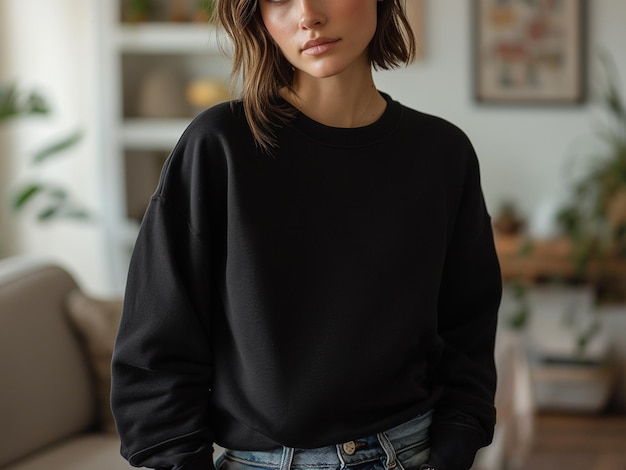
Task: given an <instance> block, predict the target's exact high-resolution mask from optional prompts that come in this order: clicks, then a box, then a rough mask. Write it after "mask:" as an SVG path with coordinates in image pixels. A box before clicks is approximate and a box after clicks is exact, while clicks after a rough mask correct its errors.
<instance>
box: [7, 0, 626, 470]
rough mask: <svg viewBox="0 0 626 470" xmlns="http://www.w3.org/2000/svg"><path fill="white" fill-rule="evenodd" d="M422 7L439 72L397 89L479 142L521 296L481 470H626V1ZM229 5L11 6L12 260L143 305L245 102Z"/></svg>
mask: <svg viewBox="0 0 626 470" xmlns="http://www.w3.org/2000/svg"><path fill="white" fill-rule="evenodd" d="M407 2H408V6H409V12H410V16H411V21H412V23H413V26H414V29H415V34H416V38H417V40H418V43H419V46H420V47H419V49H420V55H419V58H418V60H417V61H416V62H415V63H414V64H412V65H410V66H408V67H406V68H403V69H399V70H395V71H384V72H376V75H375V80H376V83H377V86H378V88H379V89H380V90H382V91H384V92H387V93H389V94H391V95H392V97H393V98H395V99H396V100H399V101H401V102H402V103H403V104H405V105H407V106H409V107H412V108H415V109H417V110H420V111H423V112H426V113H431V114H435V115H439V116H442V117H444V118H446V119H448V120H450V121H451V122H453V123H455V124H456V125H458V126H459V127H461V128H462V129H463V130H464V131H465V132H466V133H467V134H468V135H469V137H470V139H471V140H472V142H473V144H474V146H475V149H476V151H477V154H478V156H479V160H480V163H481V174H482V184H483V189H484V194H485V198H486V201H487V205H488V208H489V211H490V213H491V215H492V218H493V222H494V229H495V232H496V243H497V248H498V252H499V255H500V260H501V264H502V271H503V278H504V280H505V295H504V299H503V303H502V308H501V321H500V332H499V338H498V341H499V343H498V351H497V357H496V359H497V361H498V364H499V366H500V371H501V373H500V375H501V377H500V388H499V392H498V394H499V395H498V400H499V416H500V423H499V425H498V426H499V427H498V432H497V433H496V439H497V442H496V443H495V444H494V446H492V448H490V449H486V450H485V451H484V452H483V453H482V454H481V456H480V460H479V461H477V464H476V468H485V469H487V468H493V469H496V468H501V469H504V468H535V469H536V468H540V469H543V468H551V469H558V468H568V469H576V468H586V469H589V468H592V469H598V470H600V469H608V470H611V469H620V470H624V469H625V468H626V458H625V457H623V449H622V448H620V446H622V447H623V444H624V443H626V421H625V419H626V418H625V417H626V405H625V401H626V387H625V386H624V382H625V378H626V238H625V237H626V108H625V106H626V100H625V99H624V98H625V97H626V95H624V93H625V92H626V53H625V52H624V45H625V44H626V28H625V27H624V26H625V24H626V2H624V1H623V0H594V1H593V2H591V1H585V0H581V1H579V0H497V1H496V0H462V1H459V0H407ZM210 8H211V2H210V1H209V0H200V1H195V0H181V1H176V0H171V1H165V0H48V1H41V0H0V191H1V192H0V201H1V202H2V204H0V258H4V259H5V261H6V260H13V259H16V257H17V258H20V259H21V258H29V259H45V260H50V261H52V262H53V263H55V264H58V265H60V266H62V267H63V269H64V270H66V271H67V272H68V273H70V274H71V276H72V277H73V278H74V279H75V280H76V281H77V283H78V284H79V285H80V286H81V288H82V290H83V291H84V292H85V293H87V294H88V295H89V296H92V297H93V298H98V299H118V298H119V297H121V295H122V291H123V287H124V283H125V271H126V268H127V264H128V258H129V255H130V252H131V250H132V245H133V240H134V237H135V235H136V232H137V229H138V226H139V223H140V221H141V217H142V214H143V211H144V210H145V207H146V205H147V202H148V199H149V197H150V195H151V194H152V191H153V190H154V188H155V185H156V183H157V181H158V177H159V172H160V169H161V165H162V164H163V162H164V160H165V158H166V157H167V155H168V154H169V151H170V150H171V149H172V147H173V146H174V144H175V143H176V140H177V138H178V137H179V136H180V134H181V133H182V131H183V130H184V128H185V126H186V125H187V123H188V122H189V121H190V119H191V118H192V117H193V116H194V115H195V114H197V113H198V112H199V111H200V110H202V109H204V108H205V107H207V106H210V105H212V104H215V103H217V102H220V101H224V100H226V99H230V98H231V97H233V95H236V93H237V89H236V86H235V89H234V90H231V89H229V88H228V86H227V79H228V76H229V72H230V61H229V57H228V42H227V40H226V39H225V38H224V35H223V33H222V32H221V31H219V30H215V29H213V28H211V27H209V26H207V11H208V10H210ZM416 139H419V136H417V135H416ZM0 263H1V261H0ZM0 280H1V279H0ZM1 292H2V291H1V290H0V302H1V297H2V293H1ZM564 436H565V437H564ZM0 454H1V452H0ZM558 459H560V460H558ZM0 467H2V458H0ZM29 468H30V467H29ZM58 468H70V467H69V466H68V467H58Z"/></svg>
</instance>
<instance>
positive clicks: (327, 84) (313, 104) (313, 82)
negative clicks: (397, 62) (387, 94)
mask: <svg viewBox="0 0 626 470" xmlns="http://www.w3.org/2000/svg"><path fill="white" fill-rule="evenodd" d="M283 97H284V98H285V99H286V100H287V101H289V102H290V103H291V104H292V105H293V106H295V107H296V108H298V109H299V110H300V111H302V112H303V113H304V114H305V115H306V116H308V117H310V118H311V119H313V120H315V121H317V122H319V123H321V124H325V125H327V126H332V127H341V128H354V127H363V126H367V125H369V124H372V123H373V122H375V121H377V120H378V119H379V118H380V116H382V114H383V113H384V111H385V108H386V106H387V103H386V101H385V99H384V98H383V97H382V96H381V95H380V93H379V92H378V90H377V89H376V86H375V85H374V80H373V78H372V73H371V70H370V71H369V73H368V74H361V75H360V76H359V77H350V78H347V77H345V76H341V77H339V76H335V77H329V78H323V79H314V78H311V77H310V76H303V74H296V77H295V80H294V84H293V87H292V89H291V90H284V91H283Z"/></svg>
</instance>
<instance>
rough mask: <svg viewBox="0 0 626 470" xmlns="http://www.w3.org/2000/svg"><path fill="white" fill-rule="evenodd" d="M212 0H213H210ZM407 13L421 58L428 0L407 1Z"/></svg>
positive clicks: (416, 55) (417, 53)
mask: <svg viewBox="0 0 626 470" xmlns="http://www.w3.org/2000/svg"><path fill="white" fill-rule="evenodd" d="M209 1H212V0H209ZM406 14H407V17H408V19H409V23H411V29H412V30H413V34H414V35H415V48H416V49H415V57H416V58H418V59H421V58H423V57H424V54H425V52H426V48H425V44H424V40H425V34H424V27H425V25H426V20H425V15H426V0H409V1H407V2H406Z"/></svg>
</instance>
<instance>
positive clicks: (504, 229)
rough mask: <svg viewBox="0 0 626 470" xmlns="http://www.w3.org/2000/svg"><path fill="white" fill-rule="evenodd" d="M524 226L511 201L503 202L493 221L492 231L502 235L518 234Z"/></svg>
mask: <svg viewBox="0 0 626 470" xmlns="http://www.w3.org/2000/svg"><path fill="white" fill-rule="evenodd" d="M524 225H525V222H524V219H523V218H522V216H521V215H520V214H519V210H518V209H517V206H516V205H515V203H514V202H513V201H504V202H503V203H502V204H501V205H500V208H499V210H498V212H497V213H496V216H495V217H494V219H493V227H494V229H495V230H496V231H497V232H498V233H501V234H503V235H515V234H518V233H520V232H521V231H522V229H523V228H524Z"/></svg>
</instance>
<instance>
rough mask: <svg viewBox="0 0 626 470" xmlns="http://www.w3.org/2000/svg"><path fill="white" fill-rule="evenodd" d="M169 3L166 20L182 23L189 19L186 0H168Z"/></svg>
mask: <svg viewBox="0 0 626 470" xmlns="http://www.w3.org/2000/svg"><path fill="white" fill-rule="evenodd" d="M169 4H170V7H169V14H168V21H171V22H173V23H182V22H185V21H187V20H188V19H189V17H188V15H187V13H188V10H187V1H186V0H170V1H169Z"/></svg>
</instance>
